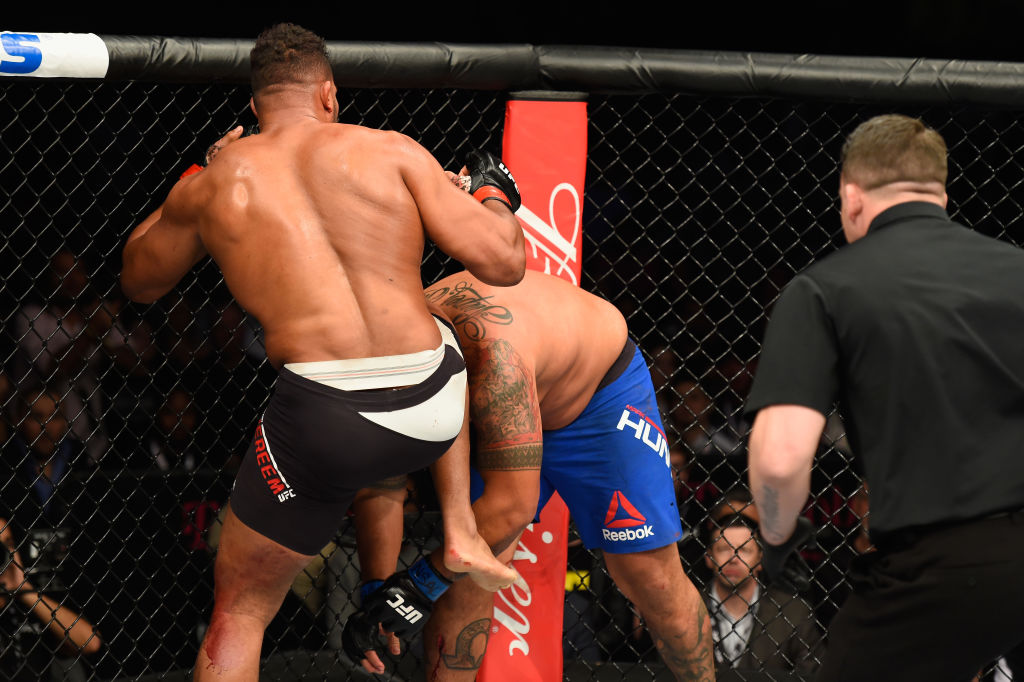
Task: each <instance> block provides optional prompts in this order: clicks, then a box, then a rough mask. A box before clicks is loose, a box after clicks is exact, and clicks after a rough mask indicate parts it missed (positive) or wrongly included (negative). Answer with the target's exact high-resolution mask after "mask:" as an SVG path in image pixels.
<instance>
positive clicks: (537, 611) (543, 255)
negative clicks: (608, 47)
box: [477, 99, 587, 682]
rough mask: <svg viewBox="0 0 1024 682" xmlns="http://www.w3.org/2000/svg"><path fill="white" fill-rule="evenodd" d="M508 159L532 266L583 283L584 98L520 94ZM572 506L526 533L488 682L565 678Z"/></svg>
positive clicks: (552, 505) (510, 112) (555, 499)
mask: <svg viewBox="0 0 1024 682" xmlns="http://www.w3.org/2000/svg"><path fill="white" fill-rule="evenodd" d="M502 151H503V153H502V159H503V160H504V162H505V165H506V166H508V167H509V169H510V170H511V171H512V174H513V175H514V176H515V178H516V184H518V185H519V191H520V194H521V195H522V197H523V205H522V207H521V208H520V209H519V211H518V212H517V213H516V216H517V217H518V218H519V222H520V223H522V225H523V233H524V234H525V236H526V258H527V267H529V268H531V269H533V270H539V271H541V272H547V273H551V274H555V275H558V276H560V277H562V278H564V279H567V280H569V281H570V282H572V283H573V284H576V285H579V281H580V227H581V216H582V213H583V181H584V178H585V175H586V168H587V105H586V102H583V101H579V100H573V101H566V100H555V99H513V100H510V101H509V102H508V105H507V106H506V108H505V136H504V141H503V150H502ZM568 532H569V510H568V509H567V508H566V506H565V503H564V502H563V501H562V498H560V497H559V496H558V495H557V494H555V495H554V496H552V498H551V500H550V501H549V502H548V503H547V505H545V507H544V509H543V511H542V512H541V515H540V521H539V522H538V523H534V524H531V525H530V526H529V527H528V528H527V529H526V531H525V532H524V533H523V536H522V537H521V538H520V540H519V546H518V547H517V548H516V553H515V557H514V558H513V562H514V565H515V567H516V570H518V571H519V574H520V575H521V576H522V578H523V580H522V582H521V583H520V584H517V585H513V586H512V587H509V588H508V589H505V590H501V591H500V592H498V593H497V594H496V595H495V598H494V620H493V622H492V624H491V634H490V638H489V640H488V644H487V653H486V654H485V655H484V661H483V665H482V666H481V667H480V672H479V674H478V675H477V680H480V681H481V682H503V681H504V680H517V682H547V681H548V680H560V679H562V614H563V609H564V606H565V561H566V554H567V543H568Z"/></svg>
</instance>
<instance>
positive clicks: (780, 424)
mask: <svg viewBox="0 0 1024 682" xmlns="http://www.w3.org/2000/svg"><path fill="white" fill-rule="evenodd" d="M840 160H841V173H840V182H839V197H840V211H841V217H842V225H843V232H844V234H845V236H846V240H847V241H848V242H849V245H847V246H846V247H844V248H842V249H840V250H839V251H838V252H837V253H834V254H832V255H830V256H829V257H827V258H825V259H823V260H822V261H821V262H818V263H815V264H814V265H812V266H810V267H808V268H807V269H806V270H804V271H803V272H802V273H800V274H798V275H797V276H796V277H795V278H794V279H793V280H792V281H791V282H790V283H789V284H788V285H787V286H786V288H785V290H784V291H783V292H782V295H781V297H780V298H779V300H778V302H777V303H776V304H775V307H774V310H773V311H772V315H771V320H770V322H769V324H768V328H767V331H766V334H765V339H764V345H763V350H762V353H761V358H760V361H759V364H758V371H757V376H756V377H755V380H754V385H753V387H752V389H751V393H750V396H749V399H748V402H747V405H746V410H747V412H750V413H753V412H756V413H757V415H756V418H755V421H754V425H753V430H752V432H751V435H750V444H749V452H750V483H751V488H752V492H753V495H754V501H755V504H756V505H757V508H758V510H759V511H760V515H761V516H760V529H761V533H762V535H763V537H764V540H765V541H766V544H767V547H766V552H765V559H764V564H765V570H766V571H767V572H768V573H769V574H770V573H771V572H772V571H775V572H776V573H778V572H779V565H780V564H781V563H782V561H781V559H782V558H785V557H786V555H787V554H789V553H790V552H791V551H793V550H794V549H795V547H796V545H797V544H798V542H799V538H800V536H801V535H802V531H803V527H799V528H800V530H801V532H794V530H795V529H797V528H798V525H797V517H798V515H799V514H800V512H801V510H802V508H803V507H804V504H805V502H806V501H807V497H808V493H809V489H810V474H811V464H812V461H813V458H814V453H815V450H816V448H817V445H818V442H819V438H820V436H821V433H822V428H823V427H824V425H825V415H826V414H827V413H828V412H829V411H830V410H831V408H832V406H833V403H834V402H835V401H836V400H838V401H839V408H840V412H841V413H842V415H843V417H844V418H845V424H846V428H847V435H848V436H849V441H850V445H851V447H852V449H853V452H854V454H855V456H857V457H858V458H860V462H861V464H862V465H863V470H864V472H865V477H866V479H867V482H868V484H869V486H870V490H871V512H870V513H871V522H870V528H871V540H872V542H873V543H874V545H875V546H876V547H877V551H876V552H871V553H869V554H865V555H863V556H861V557H859V558H858V559H857V560H856V561H855V563H854V565H853V566H852V568H851V570H850V580H851V583H852V585H853V592H852V594H851V595H850V596H849V597H848V599H847V600H846V602H845V603H844V604H843V606H842V607H841V609H840V611H839V613H838V614H837V616H836V617H835V619H834V620H833V622H832V626H831V628H830V630H829V646H828V651H827V654H826V657H825V662H824V664H823V667H822V669H821V671H820V672H819V675H818V677H817V678H816V679H818V680H829V681H832V680H858V681H862V680H895V679H898V680H901V682H912V681H916V680H921V681H924V680H927V681H928V682H936V681H941V680H950V681H951V682H952V681H956V682H964V681H966V680H969V679H971V678H972V677H973V676H974V675H976V674H977V673H978V672H979V670H980V669H981V668H982V667H983V666H984V665H985V664H987V663H989V662H991V661H992V660H994V659H996V658H998V657H999V656H1000V655H1001V654H1003V653H1004V652H1006V651H1008V650H1009V649H1011V648H1012V647H1014V645H1016V644H1018V643H1020V642H1021V641H1022V640H1024V617H1022V616H1021V614H1022V613H1024V569H1022V566H1024V511H1022V509H1024V251H1022V250H1020V249H1018V248H1015V247H1014V246H1011V245H1010V244H1007V243H1004V242H1001V241H998V240H996V239H991V238H988V237H985V236H982V235H980V234H978V233H976V232H973V231H972V230H970V229H968V228H965V227H963V226H962V225H959V224H957V223H954V222H952V221H951V220H950V219H949V217H948V215H947V214H946V210H945V206H946V174H947V169H946V144H945V142H944V140H943V139H942V137H941V136H940V135H939V134H938V133H937V132H935V131H934V130H931V129H929V128H927V127H926V126H925V125H924V124H923V123H921V121H919V120H917V119H913V118H908V117H906V116H900V115H886V116H878V117H875V118H872V119H870V120H868V121H866V122H864V123H863V124H861V125H860V126H859V127H858V128H857V129H856V130H854V131H853V133H852V134H851V135H850V136H849V138H847V140H846V143H845V145H844V146H843V150H842V154H841V159H840Z"/></svg>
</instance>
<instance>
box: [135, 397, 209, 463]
mask: <svg viewBox="0 0 1024 682" xmlns="http://www.w3.org/2000/svg"><path fill="white" fill-rule="evenodd" d="M200 422H201V415H200V414H199V410H198V408H197V407H196V404H195V402H194V400H193V398H192V395H191V394H190V393H189V392H188V391H187V390H185V389H184V388H183V387H181V386H176V387H174V388H172V389H171V390H170V392H169V393H168V394H167V397H166V398H165V399H164V401H163V404H162V405H160V408H159V409H158V410H157V413H156V419H155V420H153V424H152V426H151V428H150V429H149V433H148V435H147V437H146V439H145V443H144V447H145V454H146V457H145V460H144V461H143V459H142V458H137V460H138V461H129V462H128V465H129V466H142V467H148V466H155V467H156V468H157V469H159V470H160V471H173V470H177V471H193V470H195V469H196V467H198V466H201V465H203V464H204V463H205V451H206V448H208V447H209V445H208V444H206V448H204V443H203V442H202V440H203V439H202V437H201V435H200V426H201V424H200Z"/></svg>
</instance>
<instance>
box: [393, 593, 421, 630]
mask: <svg viewBox="0 0 1024 682" xmlns="http://www.w3.org/2000/svg"><path fill="white" fill-rule="evenodd" d="M402 604H405V599H403V598H402V595H400V594H396V595H395V598H394V599H393V600H391V599H389V600H388V601H387V605H388V606H390V607H391V608H392V609H394V611H395V613H397V614H398V615H400V616H401V617H402V618H405V619H406V620H407V621H409V622H410V623H415V622H416V621H418V620H419V619H420V618H422V617H423V614H422V613H420V612H419V611H417V610H416V607H415V606H413V605H412V604H406V605H405V606H402Z"/></svg>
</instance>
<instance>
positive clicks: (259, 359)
mask: <svg viewBox="0 0 1024 682" xmlns="http://www.w3.org/2000/svg"><path fill="white" fill-rule="evenodd" d="M210 341H212V343H213V349H212V352H211V353H210V354H209V355H208V356H206V357H205V358H204V360H203V362H204V363H205V365H204V376H203V382H202V383H201V384H200V385H199V386H198V387H197V388H196V389H195V397H196V399H197V403H198V406H199V409H200V410H201V412H202V414H203V418H204V420H206V421H208V422H209V423H211V424H216V425H217V442H216V443H214V444H213V448H212V451H211V455H212V456H214V457H216V461H215V462H214V464H215V465H219V464H221V463H227V464H228V465H229V466H236V465H237V463H238V462H239V461H241V457H242V456H243V455H244V454H245V450H246V448H247V447H248V446H249V442H250V440H251V439H252V430H253V429H254V428H255V426H256V419H257V417H256V414H257V413H259V412H261V411H262V409H263V405H264V403H265V401H266V400H267V399H268V398H269V396H268V389H269V387H270V386H271V384H272V383H273V381H274V377H275V372H274V370H273V368H272V367H270V364H269V363H268V362H266V357H265V355H264V353H263V346H262V344H261V343H260V341H259V339H258V337H257V335H256V332H255V330H254V329H253V327H252V325H251V323H250V322H249V320H248V318H247V317H246V314H245V312H244V311H243V310H242V308H241V307H239V306H238V304H237V303H235V302H234V301H229V302H227V303H226V304H225V305H224V306H223V307H222V308H221V309H220V311H219V313H217V314H216V317H215V318H214V320H213V323H212V326H211V328H210Z"/></svg>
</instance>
